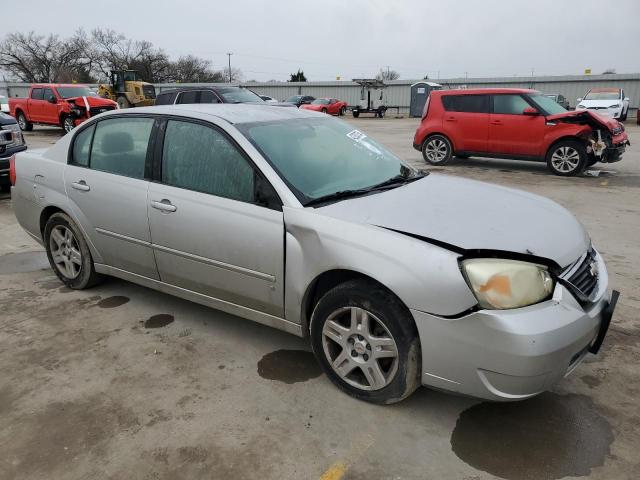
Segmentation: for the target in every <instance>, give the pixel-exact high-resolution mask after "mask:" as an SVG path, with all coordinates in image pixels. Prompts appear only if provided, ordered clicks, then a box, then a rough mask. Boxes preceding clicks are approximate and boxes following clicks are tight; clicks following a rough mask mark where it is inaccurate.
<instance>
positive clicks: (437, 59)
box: [2, 0, 640, 80]
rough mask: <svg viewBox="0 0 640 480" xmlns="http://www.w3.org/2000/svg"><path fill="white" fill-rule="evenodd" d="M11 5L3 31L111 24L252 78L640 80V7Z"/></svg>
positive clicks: (525, 1) (528, 1)
mask: <svg viewBox="0 0 640 480" xmlns="http://www.w3.org/2000/svg"><path fill="white" fill-rule="evenodd" d="M5 2H7V3H10V7H9V8H8V9H3V14H2V18H3V21H2V24H3V30H4V31H5V32H7V31H14V30H12V27H13V25H16V29H17V27H19V29H20V30H21V31H23V32H26V31H29V30H34V31H36V32H38V33H43V34H46V33H58V34H60V35H62V36H66V35H69V34H71V33H73V31H74V30H76V29H77V28H81V27H82V28H84V29H85V30H91V29H92V28H95V27H108V28H112V29H114V30H117V31H118V32H121V33H123V34H125V35H126V36H128V37H131V38H135V39H139V40H149V41H151V42H153V43H154V44H155V45H156V46H158V47H161V48H163V49H164V50H165V51H166V52H167V53H168V54H170V55H171V56H172V57H178V56H180V55H184V54H195V55H198V56H201V57H204V58H207V59H209V60H211V61H212V62H213V65H214V68H216V69H220V68H223V67H224V66H226V62H227V56H226V55H225V52H233V54H234V55H233V56H232V57H231V63H232V67H238V68H240V69H241V70H242V71H243V73H244V79H245V80H251V79H257V80H269V79H276V80H286V79H288V77H289V74H290V73H291V72H294V71H296V70H297V69H298V68H301V69H302V70H304V72H305V74H306V76H307V79H308V80H335V79H336V77H337V76H340V77H341V78H342V79H343V80H347V79H351V78H354V77H363V76H364V77H368V76H373V75H375V73H376V72H377V71H378V70H379V69H380V68H386V66H387V65H388V66H389V67H390V68H392V69H394V70H397V71H398V72H399V73H400V74H401V78H404V79H414V78H422V77H424V75H426V74H428V75H429V77H430V78H438V75H439V76H440V78H451V77H464V76H465V74H466V75H468V76H469V77H475V76H480V77H486V76H503V75H507V76H511V75H531V71H532V69H533V71H534V74H536V75H560V74H581V73H583V72H584V69H585V68H591V69H592V72H593V73H602V71H603V70H605V69H607V68H615V69H616V71H617V72H618V73H632V72H633V73H635V72H640V53H639V52H638V46H637V45H638V39H639V38H640V0H615V1H613V0H439V1H432V0H369V1H367V0H316V1H304V0H286V1H284V0H282V1H278V0H271V1H269V2H264V1H260V0H232V1H222V2H214V1H206V0H180V1H176V0H173V1H166V0H152V1H148V0H147V1H135V0H127V1H123V0H108V1H107V2H95V1H92V2H89V1H87V0H65V1H61V0H18V1H11V2H8V0H3V2H2V3H5ZM137 12H139V15H136V13H137ZM11 18H15V19H16V20H17V21H16V22H15V23H14V22H12V21H11ZM465 72H466V73H465Z"/></svg>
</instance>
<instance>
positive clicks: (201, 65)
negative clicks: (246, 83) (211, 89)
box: [165, 55, 226, 83]
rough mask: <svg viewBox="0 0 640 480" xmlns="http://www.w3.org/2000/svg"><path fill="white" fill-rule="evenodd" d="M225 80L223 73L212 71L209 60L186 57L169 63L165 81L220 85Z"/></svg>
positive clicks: (191, 56)
mask: <svg viewBox="0 0 640 480" xmlns="http://www.w3.org/2000/svg"><path fill="white" fill-rule="evenodd" d="M225 80H226V79H225V77H224V72H222V71H215V70H213V69H212V68H211V62H210V61H209V60H205V59H203V58H199V57H194V56H193V55H187V56H184V57H180V58H178V60H176V61H175V62H171V63H170V65H169V68H168V72H167V78H166V80H165V81H168V82H182V83H190V82H204V83H218V82H220V83H221V82H224V81H225Z"/></svg>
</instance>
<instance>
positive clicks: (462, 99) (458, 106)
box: [442, 95, 489, 113]
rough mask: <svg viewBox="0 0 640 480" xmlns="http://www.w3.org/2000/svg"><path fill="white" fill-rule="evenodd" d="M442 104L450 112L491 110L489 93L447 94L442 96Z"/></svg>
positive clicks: (483, 111) (484, 111)
mask: <svg viewBox="0 0 640 480" xmlns="http://www.w3.org/2000/svg"><path fill="white" fill-rule="evenodd" d="M442 104H443V106H444V109H445V110H447V111H449V112H467V113H488V112H489V96H488V95H445V96H443V97H442Z"/></svg>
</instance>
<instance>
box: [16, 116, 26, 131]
mask: <svg viewBox="0 0 640 480" xmlns="http://www.w3.org/2000/svg"><path fill="white" fill-rule="evenodd" d="M18 126H19V127H20V130H25V129H26V128H27V121H26V120H25V118H24V115H18Z"/></svg>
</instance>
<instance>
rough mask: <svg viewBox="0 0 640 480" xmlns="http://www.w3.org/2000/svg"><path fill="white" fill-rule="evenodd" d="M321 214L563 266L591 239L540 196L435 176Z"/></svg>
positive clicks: (572, 219)
mask: <svg viewBox="0 0 640 480" xmlns="http://www.w3.org/2000/svg"><path fill="white" fill-rule="evenodd" d="M316 211H317V212H318V213H320V214H323V215H327V216H330V217H334V218H339V219H342V220H348V221H352V222H359V223H367V224H371V225H376V226H379V227H384V228H388V229H392V230H396V231H399V232H404V233H408V234H412V235H418V236H421V237H426V238H428V239H432V240H436V241H439V242H444V243H446V244H449V245H452V246H455V247H458V248H460V249H464V250H476V249H478V250H502V251H508V252H516V253H522V254H529V255H535V256H538V257H543V258H547V259H550V260H553V261H554V262H556V263H557V264H558V265H560V266H561V267H565V266H567V265H569V264H570V263H572V262H573V261H575V260H576V259H577V258H578V257H579V256H580V255H582V254H583V253H584V252H585V251H586V250H587V248H588V247H589V244H590V239H589V237H588V235H587V233H586V231H585V229H584V228H583V226H582V225H581V224H580V223H579V222H578V220H577V219H576V218H575V217H574V216H573V215H572V214H571V213H570V212H569V211H568V210H566V209H565V208H563V207H561V206H560V205H558V204H557V203H555V202H553V201H551V200H549V199H547V198H544V197H540V196H538V195H533V194H530V193H527V192H524V191H520V190H515V189H511V188H506V187H500V186H497V185H491V184H488V183H482V182H478V181H474V180H467V179H462V178H456V177H450V176H446V175H434V174H431V175H429V176H427V177H426V178H423V179H422V180H418V181H415V182H413V183H410V184H407V185H405V186H402V187H399V188H395V189H393V190H388V191H385V192H381V193H377V194H372V195H368V196H364V197H356V198H352V199H347V200H343V201H340V202H337V203H333V204H330V205H327V206H325V207H321V208H317V209H316Z"/></svg>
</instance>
